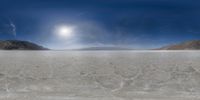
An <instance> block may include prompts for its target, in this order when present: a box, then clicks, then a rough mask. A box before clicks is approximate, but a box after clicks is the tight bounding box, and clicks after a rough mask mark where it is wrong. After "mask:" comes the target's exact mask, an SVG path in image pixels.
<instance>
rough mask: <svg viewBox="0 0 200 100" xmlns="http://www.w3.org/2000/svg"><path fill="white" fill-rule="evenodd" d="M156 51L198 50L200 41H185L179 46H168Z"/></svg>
mask: <svg viewBox="0 0 200 100" xmlns="http://www.w3.org/2000/svg"><path fill="white" fill-rule="evenodd" d="M157 50H200V40H193V41H186V42H182V43H179V44H174V45H168V46H164V47H161V48H158V49H157Z"/></svg>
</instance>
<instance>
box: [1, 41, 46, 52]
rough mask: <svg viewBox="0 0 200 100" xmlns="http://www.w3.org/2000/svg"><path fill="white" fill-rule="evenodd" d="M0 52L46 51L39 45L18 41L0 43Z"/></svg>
mask: <svg viewBox="0 0 200 100" xmlns="http://www.w3.org/2000/svg"><path fill="white" fill-rule="evenodd" d="M0 50H48V49H47V48H44V47H42V46H40V45H37V44H34V43H31V42H28V41H20V40H5V41H0Z"/></svg>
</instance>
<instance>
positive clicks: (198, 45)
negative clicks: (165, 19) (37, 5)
mask: <svg viewBox="0 0 200 100" xmlns="http://www.w3.org/2000/svg"><path fill="white" fill-rule="evenodd" d="M0 50H48V48H46V47H43V46H40V45H38V44H35V43H31V42H28V41H20V40H4V41H0ZM76 50H137V49H136V48H125V47H103V46H102V47H87V48H81V49H76ZM153 50H200V40H193V41H186V42H182V43H178V44H173V45H168V46H163V47H160V48H157V49H153Z"/></svg>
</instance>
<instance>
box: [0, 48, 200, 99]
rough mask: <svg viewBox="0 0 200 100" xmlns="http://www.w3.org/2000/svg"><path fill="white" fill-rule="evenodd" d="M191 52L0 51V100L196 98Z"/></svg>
mask: <svg viewBox="0 0 200 100" xmlns="http://www.w3.org/2000/svg"><path fill="white" fill-rule="evenodd" d="M199 94H200V52H197V51H170V52H166V51H0V100H191V99H192V100H199V99H200V97H199Z"/></svg>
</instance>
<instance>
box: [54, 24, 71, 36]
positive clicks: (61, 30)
mask: <svg viewBox="0 0 200 100" xmlns="http://www.w3.org/2000/svg"><path fill="white" fill-rule="evenodd" d="M56 33H57V34H58V35H59V36H61V37H70V36H71V35H72V34H73V33H74V29H73V27H70V26H59V27H57V31H56Z"/></svg>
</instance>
